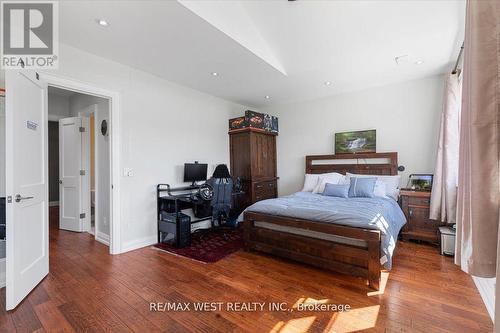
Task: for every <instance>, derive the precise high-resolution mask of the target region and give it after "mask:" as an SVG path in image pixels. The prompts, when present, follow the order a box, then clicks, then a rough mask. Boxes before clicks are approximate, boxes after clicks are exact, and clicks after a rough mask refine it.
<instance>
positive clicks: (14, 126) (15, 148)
mask: <svg viewBox="0 0 500 333" xmlns="http://www.w3.org/2000/svg"><path fill="white" fill-rule="evenodd" d="M5 85H6V98H5V99H6V175H7V177H6V192H7V265H6V266H7V267H6V271H7V272H6V285H7V291H6V307H7V310H11V309H14V308H15V307H16V306H17V305H18V304H19V303H20V302H21V301H22V300H23V299H24V298H25V297H26V296H27V295H28V293H29V292H30V291H31V290H32V289H33V288H34V287H35V286H36V285H37V284H38V283H39V282H40V281H41V280H42V279H43V278H44V277H45V276H46V275H47V274H48V273H49V239H48V232H49V228H48V217H49V216H48V211H47V209H48V203H47V198H48V186H47V179H48V173H47V126H48V124H47V85H46V84H44V83H43V82H41V81H40V80H38V74H36V73H35V72H34V71H27V70H21V71H18V70H7V71H6V75H5Z"/></svg>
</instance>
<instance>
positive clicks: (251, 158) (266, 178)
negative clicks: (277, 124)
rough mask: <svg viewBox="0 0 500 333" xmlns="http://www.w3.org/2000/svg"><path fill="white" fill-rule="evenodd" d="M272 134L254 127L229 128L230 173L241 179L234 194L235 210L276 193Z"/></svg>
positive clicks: (276, 176) (274, 154)
mask: <svg viewBox="0 0 500 333" xmlns="http://www.w3.org/2000/svg"><path fill="white" fill-rule="evenodd" d="M276 137H277V134H276V133H270V132H265V131H262V130H259V129H254V128H244V129H239V130H233V131H230V132H229V145H230V162H231V175H232V176H233V178H234V177H239V178H240V179H241V184H242V191H243V193H242V194H241V195H238V196H236V197H235V198H234V206H235V207H234V208H235V209H236V210H237V211H240V212H241V211H243V210H244V209H245V208H246V207H248V206H250V205H251V204H253V203H255V202H257V201H260V200H264V199H271V198H276V197H277V196H278V175H277V164H276V161H277V156H276Z"/></svg>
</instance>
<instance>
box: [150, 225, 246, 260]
mask: <svg viewBox="0 0 500 333" xmlns="http://www.w3.org/2000/svg"><path fill="white" fill-rule="evenodd" d="M224 235H225V236H226V237H224ZM154 246H155V247H156V248H158V249H161V250H163V251H167V252H170V253H174V254H177V255H179V256H183V257H186V258H190V259H194V260H197V261H201V262H204V263H213V262H217V261H219V260H221V259H222V258H224V257H226V256H228V255H230V254H231V253H233V252H236V251H238V250H240V249H241V248H243V235H242V231H241V229H233V230H227V231H225V232H224V233H222V232H210V233H205V234H202V233H196V232H195V233H193V234H191V246H189V247H185V248H183V249H177V248H175V247H173V246H172V245H169V244H163V243H159V244H156V245H154Z"/></svg>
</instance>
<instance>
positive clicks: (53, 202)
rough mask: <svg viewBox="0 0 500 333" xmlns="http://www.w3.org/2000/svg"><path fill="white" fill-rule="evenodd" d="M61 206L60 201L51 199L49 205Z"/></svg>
mask: <svg viewBox="0 0 500 333" xmlns="http://www.w3.org/2000/svg"><path fill="white" fill-rule="evenodd" d="M54 206H59V201H50V202H49V207H54Z"/></svg>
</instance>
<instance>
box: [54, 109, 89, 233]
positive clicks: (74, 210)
mask: <svg viewBox="0 0 500 333" xmlns="http://www.w3.org/2000/svg"><path fill="white" fill-rule="evenodd" d="M81 127H82V118H80V117H73V118H65V119H61V120H59V203H60V207H59V208H60V210H59V228H60V229H65V230H70V231H76V232H82V231H84V230H83V229H84V228H83V227H84V225H83V222H84V218H85V215H84V214H85V213H84V207H83V203H82V197H83V196H82V179H83V175H84V172H85V171H84V169H83V168H82V134H83V133H82V132H80V128H81Z"/></svg>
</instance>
